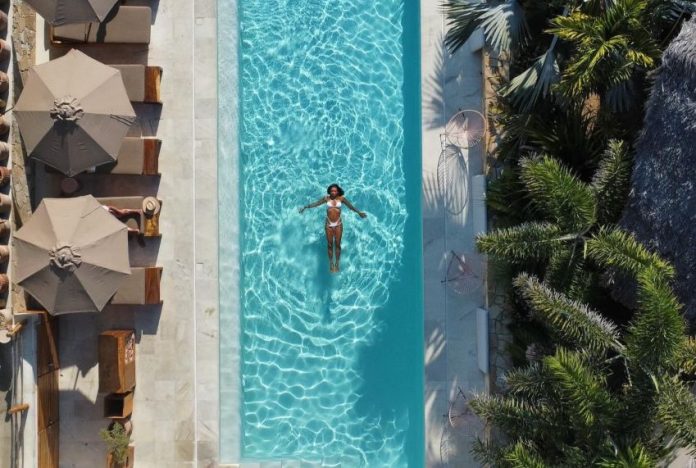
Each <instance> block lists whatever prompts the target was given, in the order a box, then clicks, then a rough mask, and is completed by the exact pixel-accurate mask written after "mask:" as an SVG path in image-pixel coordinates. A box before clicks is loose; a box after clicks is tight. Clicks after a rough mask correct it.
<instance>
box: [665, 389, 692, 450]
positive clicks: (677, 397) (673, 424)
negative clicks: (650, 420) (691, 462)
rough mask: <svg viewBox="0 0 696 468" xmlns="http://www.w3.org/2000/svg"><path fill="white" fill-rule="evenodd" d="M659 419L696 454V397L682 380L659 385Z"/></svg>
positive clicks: (666, 428)
mask: <svg viewBox="0 0 696 468" xmlns="http://www.w3.org/2000/svg"><path fill="white" fill-rule="evenodd" d="M658 419H659V421H660V422H661V423H662V424H663V425H664V428H665V430H666V431H667V432H668V433H669V434H670V435H672V436H674V437H675V438H676V439H677V440H678V441H679V442H680V444H681V445H682V446H684V447H690V448H691V453H692V454H696V398H695V397H694V394H693V393H691V392H690V391H689V390H688V389H687V388H686V387H685V386H684V385H683V384H682V383H681V382H679V381H677V380H674V379H669V380H664V381H663V382H662V383H661V385H659V399H658Z"/></svg>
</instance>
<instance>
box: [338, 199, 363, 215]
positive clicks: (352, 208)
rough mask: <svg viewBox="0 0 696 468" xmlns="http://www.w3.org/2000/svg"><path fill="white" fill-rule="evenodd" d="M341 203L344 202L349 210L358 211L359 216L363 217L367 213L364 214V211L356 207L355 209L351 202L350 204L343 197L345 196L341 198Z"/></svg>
mask: <svg viewBox="0 0 696 468" xmlns="http://www.w3.org/2000/svg"><path fill="white" fill-rule="evenodd" d="M343 203H345V204H346V206H347V207H348V208H350V209H351V210H353V211H355V212H356V213H358V216H360V217H361V218H364V217H366V216H367V215H366V214H365V212H364V211H360V210H358V209H357V208H356V207H354V206H353V204H352V203H351V202H349V201H348V199H347V198H345V197H344V198H343Z"/></svg>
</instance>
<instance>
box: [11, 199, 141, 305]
mask: <svg viewBox="0 0 696 468" xmlns="http://www.w3.org/2000/svg"><path fill="white" fill-rule="evenodd" d="M14 242H15V256H16V265H15V270H14V281H15V283H16V284H18V285H19V286H21V287H23V288H24V289H25V290H26V292H28V293H29V294H31V295H32V296H33V297H34V298H35V299H36V300H37V301H38V302H39V303H40V304H41V305H42V306H43V307H44V308H45V309H46V310H47V311H48V312H50V313H51V314H53V315H60V314H67V313H73V312H97V311H101V310H102V309H103V308H104V306H105V305H106V304H107V302H109V300H110V299H111V297H112V296H113V295H114V293H115V292H116V290H117V289H118V288H119V286H120V285H121V283H122V282H123V280H124V279H125V278H126V276H128V275H130V265H129V259H128V232H127V228H126V225H125V224H123V223H122V222H120V221H119V220H117V219H116V218H115V217H114V216H113V215H111V214H110V213H109V212H108V211H107V210H105V209H104V208H103V207H102V205H101V204H100V203H99V202H98V201H97V200H96V199H95V198H94V197H93V196H91V195H87V196H84V197H75V198H45V199H44V200H43V201H42V202H41V204H40V205H39V207H38V208H37V209H36V211H35V212H34V214H33V215H32V216H31V218H30V219H29V221H27V222H26V224H25V225H24V226H23V227H22V228H21V229H20V230H19V231H17V233H15V235H14Z"/></svg>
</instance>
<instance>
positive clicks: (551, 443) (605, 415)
mask: <svg viewBox="0 0 696 468" xmlns="http://www.w3.org/2000/svg"><path fill="white" fill-rule="evenodd" d="M653 260H654V259H653ZM636 281H637V287H638V296H639V304H640V306H639V311H638V313H637V314H636V318H635V320H634V321H633V322H632V323H631V325H630V326H629V327H628V329H627V330H626V332H625V335H624V336H621V333H620V332H619V330H618V328H617V327H616V325H615V324H613V323H612V322H611V321H610V320H608V319H606V318H604V317H602V316H601V315H600V314H599V313H598V312H595V311H592V310H590V309H589V308H588V307H587V306H585V305H583V304H581V303H578V302H577V301H572V300H570V299H569V298H567V297H566V296H564V295H563V294H562V293H560V292H558V291H554V290H552V289H550V288H549V287H548V286H546V285H544V284H543V283H542V282H540V281H539V280H538V279H537V278H535V277H532V276H529V275H526V274H522V275H519V276H518V277H517V278H516V279H515V281H514V284H515V287H516V288H517V290H518V292H519V294H520V295H521V296H522V298H523V300H524V301H525V303H526V304H527V306H528V307H529V308H530V310H531V314H532V317H533V318H534V319H535V320H538V321H539V322H541V323H542V324H544V325H545V326H546V327H548V328H549V329H550V331H551V334H552V336H555V337H556V338H555V339H554V340H552V341H553V343H554V345H555V351H554V352H553V353H552V354H548V355H546V356H545V357H544V358H543V359H542V360H541V361H540V362H532V363H530V364H528V365H527V366H524V367H520V368H518V369H515V370H513V371H511V372H510V373H509V374H508V375H507V376H506V391H505V393H504V394H503V395H497V396H478V397H476V398H475V399H474V400H473V401H472V403H471V407H472V408H473V410H474V411H475V412H476V413H477V414H478V415H479V416H480V417H481V418H483V419H484V420H485V421H486V422H488V423H490V424H492V425H493V426H494V427H495V428H496V429H497V430H499V431H501V432H502V433H503V434H504V436H505V437H504V440H507V441H509V443H510V444H511V445H506V446H500V445H495V444H488V445H483V444H482V445H478V448H477V456H478V457H479V459H481V460H483V459H486V457H487V456H488V457H490V459H496V460H498V463H497V464H496V465H495V466H535V465H534V464H533V463H541V464H543V465H549V466H578V467H582V466H606V467H623V466H626V467H633V466H655V464H656V462H658V461H660V460H663V459H665V457H666V456H667V455H669V454H670V451H671V450H672V449H673V448H674V447H673V446H671V445H668V442H667V440H669V438H673V439H674V440H677V441H678V442H679V444H681V445H682V446H689V445H690V446H696V429H694V428H696V419H694V418H696V399H695V398H694V396H693V395H692V394H691V393H690V392H689V390H688V388H687V386H686V385H685V384H684V382H682V381H680V380H679V374H680V372H682V369H684V368H685V367H686V368H688V367H689V365H688V360H685V356H688V353H689V352H691V351H692V348H694V347H696V345H694V344H693V342H692V341H693V340H691V339H687V338H685V335H684V333H685V330H684V324H683V321H682V319H681V317H680V315H679V308H680V307H679V303H678V302H677V301H676V299H675V297H674V293H673V292H672V290H671V288H670V287H669V279H668V278H667V277H665V275H664V274H663V273H662V272H661V271H660V270H656V269H654V268H651V266H650V264H648V266H647V267H645V268H644V269H643V270H641V271H640V272H639V273H638V275H637V278H636ZM692 358H693V355H692ZM685 363H686V366H685ZM617 371H620V372H617ZM610 381H611V382H610ZM666 438H667V439H666ZM485 451H488V455H486V454H485V453H484V452H485ZM524 463H532V464H531V465H525V464H524Z"/></svg>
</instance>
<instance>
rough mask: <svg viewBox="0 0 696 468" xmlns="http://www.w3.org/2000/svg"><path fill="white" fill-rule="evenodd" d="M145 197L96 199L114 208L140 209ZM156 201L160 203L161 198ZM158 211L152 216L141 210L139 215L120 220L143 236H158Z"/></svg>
mask: <svg viewBox="0 0 696 468" xmlns="http://www.w3.org/2000/svg"><path fill="white" fill-rule="evenodd" d="M145 198H146V197H100V198H97V201H98V202H99V203H101V204H102V205H108V206H113V207H115V208H128V209H135V210H140V209H142V207H143V200H144V199H145ZM158 201H159V202H160V205H161V204H162V200H158ZM160 213H161V210H160ZM160 213H157V214H156V215H154V216H145V214H144V213H142V212H141V213H140V216H139V217H137V216H134V217H132V218H129V219H126V220H123V219H122V220H121V221H122V222H123V223H124V224H126V225H127V226H128V227H130V228H133V229H138V230H139V231H140V233H141V234H142V235H143V236H145V237H159V236H160V231H159V217H160ZM138 218H139V219H138Z"/></svg>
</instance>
